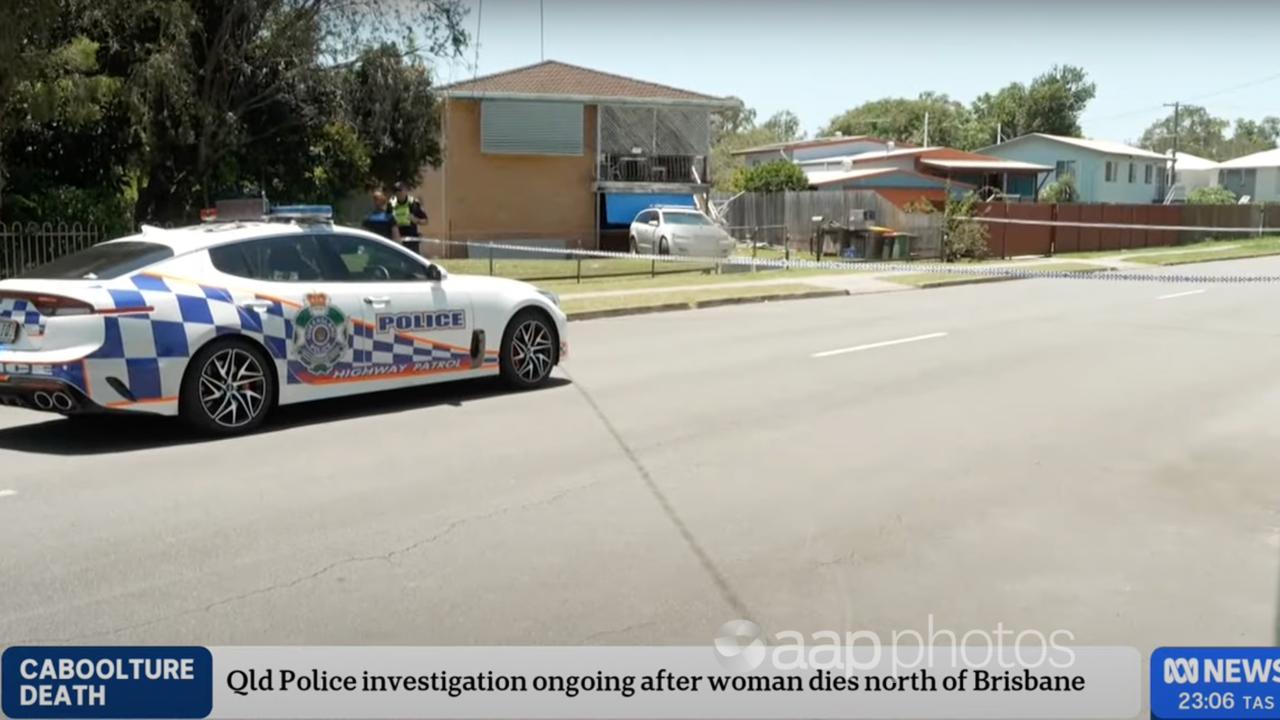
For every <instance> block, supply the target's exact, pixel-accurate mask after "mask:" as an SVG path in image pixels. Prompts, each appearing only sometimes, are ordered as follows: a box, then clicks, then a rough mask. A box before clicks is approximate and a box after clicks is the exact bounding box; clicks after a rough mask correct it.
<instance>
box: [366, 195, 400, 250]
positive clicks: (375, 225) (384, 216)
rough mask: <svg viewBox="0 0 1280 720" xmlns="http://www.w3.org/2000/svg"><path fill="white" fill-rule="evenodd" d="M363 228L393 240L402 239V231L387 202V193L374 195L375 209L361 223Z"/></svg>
mask: <svg viewBox="0 0 1280 720" xmlns="http://www.w3.org/2000/svg"><path fill="white" fill-rule="evenodd" d="M360 225H361V227H363V228H364V229H365V230H368V231H369V232H372V233H377V234H379V235H381V236H382V237H384V238H388V239H391V240H399V239H400V229H399V228H398V227H397V226H396V220H395V217H394V216H393V215H392V214H391V206H390V204H389V203H388V202H387V195H386V193H384V192H382V191H381V190H376V191H374V193H373V209H372V210H370V211H369V214H368V215H366V216H365V217H364V221H363V222H361V223H360Z"/></svg>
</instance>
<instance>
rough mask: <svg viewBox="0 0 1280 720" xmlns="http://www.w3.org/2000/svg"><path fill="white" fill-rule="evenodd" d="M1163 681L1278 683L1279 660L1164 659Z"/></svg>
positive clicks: (1279, 678)
mask: <svg viewBox="0 0 1280 720" xmlns="http://www.w3.org/2000/svg"><path fill="white" fill-rule="evenodd" d="M1164 682H1165V684H1166V685H1193V684H1196V683H1200V682H1206V683H1276V684H1280V658H1204V659H1203V661H1202V660H1201V658H1165V660H1164Z"/></svg>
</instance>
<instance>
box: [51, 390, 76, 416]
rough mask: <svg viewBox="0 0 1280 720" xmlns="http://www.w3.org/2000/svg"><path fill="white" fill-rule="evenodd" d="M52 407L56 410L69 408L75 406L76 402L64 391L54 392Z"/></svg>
mask: <svg viewBox="0 0 1280 720" xmlns="http://www.w3.org/2000/svg"><path fill="white" fill-rule="evenodd" d="M52 399H53V407H54V408H55V409H57V410H63V411H66V410H71V409H73V408H74V407H75V406H76V402H75V401H74V400H72V399H71V396H70V395H68V394H66V393H64V392H56V393H54V394H53V398H52Z"/></svg>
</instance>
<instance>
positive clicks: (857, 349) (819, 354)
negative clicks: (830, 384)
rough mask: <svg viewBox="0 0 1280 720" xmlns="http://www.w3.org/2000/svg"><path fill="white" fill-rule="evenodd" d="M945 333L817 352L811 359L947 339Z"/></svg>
mask: <svg viewBox="0 0 1280 720" xmlns="http://www.w3.org/2000/svg"><path fill="white" fill-rule="evenodd" d="M946 336H947V334H946V333H944V332H936V333H929V334H928V335H916V336H915V337H909V338H899V339H898V340H885V341H884V342H878V343H870V344H867V345H855V346H853V347H847V348H838V349H836V350H824V351H822V352H816V353H814V354H812V355H810V356H809V357H815V358H824V357H831V356H832V355H844V354H845V353H855V352H862V351H863V350H874V349H875V348H882V347H889V346H890V345H901V344H903V343H911V342H919V341H921V340H932V339H934V338H940V337H946Z"/></svg>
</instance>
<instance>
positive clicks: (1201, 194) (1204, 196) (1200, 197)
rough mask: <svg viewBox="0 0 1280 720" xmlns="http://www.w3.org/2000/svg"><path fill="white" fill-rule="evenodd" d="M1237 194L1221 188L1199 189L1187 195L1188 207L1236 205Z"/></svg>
mask: <svg viewBox="0 0 1280 720" xmlns="http://www.w3.org/2000/svg"><path fill="white" fill-rule="evenodd" d="M1235 202H1236V194H1235V193H1233V192H1231V191H1230V190H1228V189H1226V188H1224V187H1222V186H1220V185H1212V186H1210V187H1199V188H1196V189H1195V190H1192V191H1191V192H1189V193H1187V204H1188V205H1234V204H1235Z"/></svg>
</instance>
